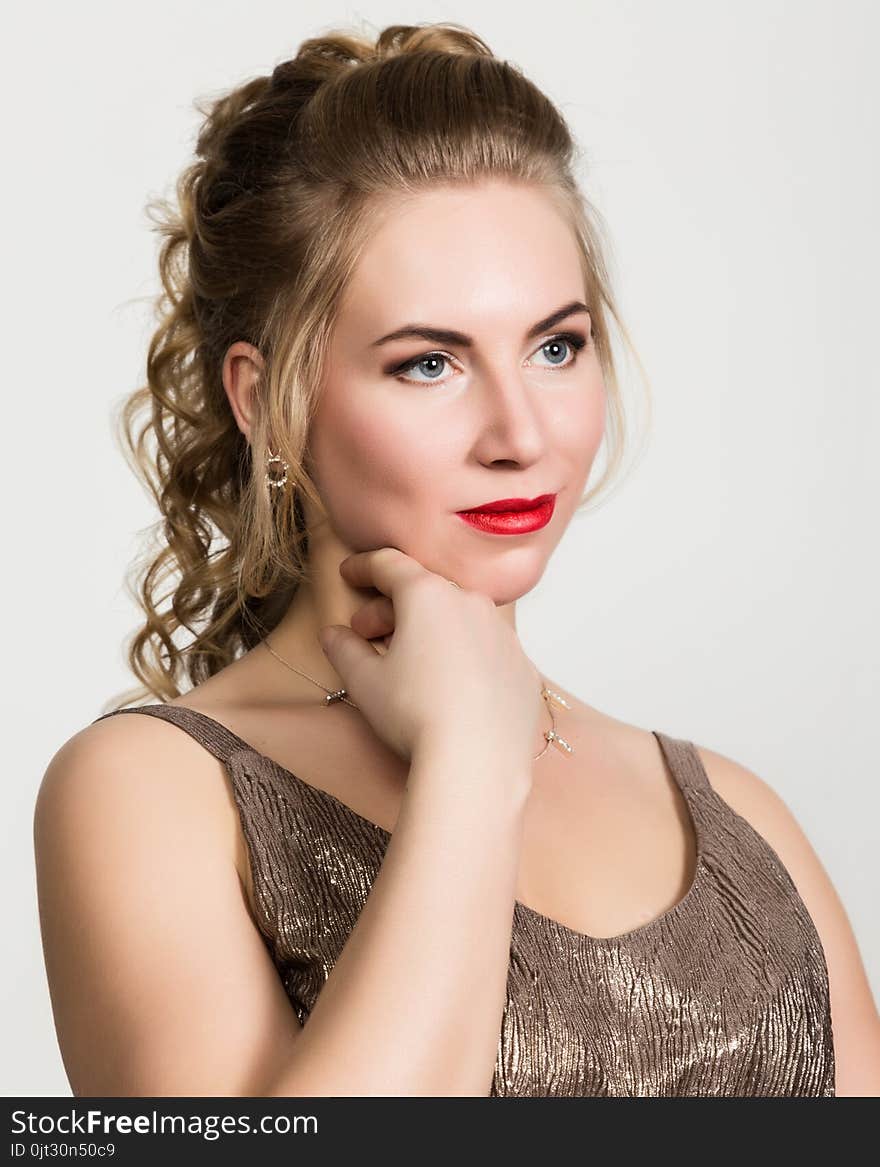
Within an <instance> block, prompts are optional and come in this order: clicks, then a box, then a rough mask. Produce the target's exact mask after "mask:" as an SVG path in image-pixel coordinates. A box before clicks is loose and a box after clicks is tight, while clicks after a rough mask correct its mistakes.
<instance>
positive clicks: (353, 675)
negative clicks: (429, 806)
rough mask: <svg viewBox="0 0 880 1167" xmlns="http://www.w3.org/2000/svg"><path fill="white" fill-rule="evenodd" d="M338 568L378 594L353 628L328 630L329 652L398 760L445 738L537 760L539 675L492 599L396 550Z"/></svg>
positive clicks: (367, 554) (324, 635)
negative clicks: (381, 643) (380, 646)
mask: <svg viewBox="0 0 880 1167" xmlns="http://www.w3.org/2000/svg"><path fill="white" fill-rule="evenodd" d="M339 570H340V573H341V575H342V577H343V578H344V579H345V580H346V582H347V583H349V584H351V585H352V587H355V588H364V589H370V588H374V589H376V590H377V591H378V592H379V593H380V595H378V596H376V597H374V598H372V599H369V600H368V601H367V602H366V603H365V604H364V605H363V607H361V608H359V609H358V610H357V611H356V612H355V614H354V615H353V616H352V618H351V627H347V626H345V625H330V626H328V628H326V629H321V631H320V633H319V638H320V639H321V641H322V648H323V649H324V652H325V654H326V656H327V659H328V660H329V661H330V663H331V664H332V665H333V667H334V669H335V670H336V672H337V673H338V674H339V676H340V677H341V678H342V682H343V684H344V686H345V688H346V690H347V692H348V693H349V695H350V696H351V698H352V700H353V701H354V702H355V704H356V705H357V706H358V707H359V708H360V710H361V712H362V713H363V715H364V717H365V718H366V719H367V721H368V722H369V723H370V725H371V726H372V728H373V730H374V731H375V733H376V734H377V735H378V736H379V737H380V738H381V739H382V740H383V741H384V742H385V743H386V744H387V745H388V746H390V747H391V749H392V750H394V752H395V753H396V754H397V755H398V756H399V757H401V758H403V759H404V760H405V761H408V760H409V759H410V758H411V757H412V755H413V752H414V750H415V748H416V746H417V745H420V744H423V743H424V742H425V741H427V740H442V739H443V738H444V737H446V736H448V735H457V736H459V737H464V738H465V739H466V740H467V741H473V742H476V741H477V740H478V738H479V739H481V740H482V743H483V744H484V745H487V746H488V747H489V748H490V749H492V750H499V751H507V752H508V756H511V757H512V758H513V759H514V760H521V759H529V760H530V759H531V758H532V757H533V756H534V747H535V742H536V739H537V736H538V724H539V718H540V714H541V709H542V702H541V695H540V694H541V684H542V682H541V677H540V675H539V673H538V672H537V670H536V669H535V667H534V665H532V663H531V661H530V660H529V659H528V657H527V656H526V655H525V654H524V653H523V651H522V648H521V647H520V644H519V641H518V639H517V637H516V634H515V632H514V631H513V629H512V628H511V627H510V626H509V625H508V624H507V623H505V621H504V620H503V619H502V618H501V617H500V616H499V615H498V612H497V610H496V608H495V604H494V601H493V600H491V599H490V598H489V597H488V596H486V595H484V594H483V593H481V592H475V591H469V590H468V589H466V588H457V587H453V586H452V584H451V583H450V582H449V581H448V580H447V579H444V577H443V576H441V575H437V574H436V573H434V572H431V571H428V570H427V568H425V567H423V566H422V565H421V564H420V563H419V562H418V561H417V560H415V559H413V558H412V557H411V556H409V555H406V554H405V553H404V552H403V551H400V550H398V549H397V548H395V547H380V548H378V549H377V550H375V551H363V552H357V553H355V554H354V555H350V556H349V557H348V558H347V559H345V560H343V561H342V563H341V564H340V565H339ZM328 633H329V635H328ZM381 636H385V637H388V636H390V638H391V639H390V642H389V647H388V650H387V651H386V652H385V653H384V654H380V653H379V652H378V651H377V649H375V648H374V647H373V646H372V645H371V644H370V643H368V641H369V640H374V639H376V638H378V637H381Z"/></svg>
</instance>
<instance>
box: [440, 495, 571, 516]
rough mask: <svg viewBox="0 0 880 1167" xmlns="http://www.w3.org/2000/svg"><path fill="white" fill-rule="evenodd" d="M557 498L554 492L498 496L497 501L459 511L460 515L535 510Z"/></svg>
mask: <svg viewBox="0 0 880 1167" xmlns="http://www.w3.org/2000/svg"><path fill="white" fill-rule="evenodd" d="M553 498H555V495H552V494H540V495H538V497H537V498H498V499H496V500H495V502H484V503H483V504H482V506H478V507H467V508H466V509H465V510H463V511H459V512H458V513H459V514H460V515H472V514H493V515H494V514H498V513H499V512H503V513H505V514H510V513H512V512H514V511H533V510H535V509H536V508H537V507H540V506H543V505H544V504H545V503H548V502H550V501H551V499H553Z"/></svg>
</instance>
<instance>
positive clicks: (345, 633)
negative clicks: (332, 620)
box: [318, 624, 380, 703]
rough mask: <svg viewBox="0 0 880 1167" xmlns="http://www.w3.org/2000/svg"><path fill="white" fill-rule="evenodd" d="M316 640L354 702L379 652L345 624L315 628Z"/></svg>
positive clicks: (369, 675)
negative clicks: (316, 630)
mask: <svg viewBox="0 0 880 1167" xmlns="http://www.w3.org/2000/svg"><path fill="white" fill-rule="evenodd" d="M318 640H319V642H320V644H321V648H322V649H323V650H324V655H325V656H326V657H327V660H329V661H330V663H331V664H332V665H333V667H334V669H335V670H336V672H337V673H338V674H339V676H340V677H342V680H343V684H344V687H345V688H346V689H347V690H348V692H349V693H351V695H352V697H353V698H354V700H355V702H356V703H357V701H358V694H359V693H361V692H362V691H363V689H364V687H367V688H368V687H369V685H370V678H371V674H370V669H371V668H373V667H374V666H375V664H376V661H377V658H378V657H379V655H380V654H379V653H378V652H377V651H376V649H375V648H373V646H372V645H371V644H370V643H369V642H368V641H366V640H364V639H363V637H362V636H358V634H357V633H356V632H355V631H354V630H353V629H351V628H349V627H347V625H345V624H327V625H325V627H323V628H320V629H318Z"/></svg>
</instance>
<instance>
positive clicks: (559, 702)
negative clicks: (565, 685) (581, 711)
mask: <svg viewBox="0 0 880 1167" xmlns="http://www.w3.org/2000/svg"><path fill="white" fill-rule="evenodd" d="M541 696H542V697H543V698H544V700H545V701H546V702H547V703H548V704H550V705H555V706H556V708H557V709H571V706H570V705H569V703H568V702H567V701H566V700H565V698H564V697H563V696H562V695H561V694H560V693H557V692H555V691H554V690H553V689H547V688H543V689H542V690H541Z"/></svg>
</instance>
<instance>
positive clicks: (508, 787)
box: [35, 25, 880, 1096]
mask: <svg viewBox="0 0 880 1167" xmlns="http://www.w3.org/2000/svg"><path fill="white" fill-rule="evenodd" d="M205 112H206V121H205V124H204V128H203V129H202V132H201V134H200V137H199V141H198V159H197V161H196V162H195V163H194V164H193V165H192V166H191V167H190V168H189V169H188V170H187V172H186V173H185V174H184V176H183V177H182V179H181V181H180V183H179V187H178V198H179V212H178V211H174V210H170V211H169V212H168V214H167V217H166V219H165V221H164V224H163V227H162V229H163V231H164V232H165V235H166V242H165V244H164V248H163V252H162V256H161V269H162V276H163V284H164V288H165V293H166V297H165V301H164V305H163V306H164V311H165V314H164V317H163V319H162V321H161V325H160V327H159V329H158V331H157V332H156V335H155V337H154V338H153V342H152V344H151V346H150V352H149V359H148V384H147V385H146V386H145V387H144V388H143V389H142V390H140V391H139V392H138V393H137V394H135V395H134V396H133V397H132V399H131V400H130V402H129V405H128V408H127V410H126V413H125V415H124V420H125V424H126V433H127V435H128V437H129V441H130V444H131V447H132V450H133V452H134V454H135V456H136V460H137V464H138V465H139V466H140V467H141V468H142V469H143V470H144V473H145V475H146V477H147V481H148V482H150V484H151V486H152V488H153V491H154V494H155V497H156V500H157V502H158V504H159V508H160V511H161V516H162V518H161V535H162V541H163V545H162V546H161V548H160V549H159V550H158V553H157V554H156V556H155V558H154V559H153V561H152V562H150V563H148V564H147V565H146V568H145V571H144V574H143V578H142V581H141V585H140V592H141V596H142V601H143V605H144V608H145V612H146V622H145V624H144V627H143V629H142V630H141V631H140V633H139V634H138V635H137V636H136V637H135V639H134V641H133V643H132V645H131V649H130V661H131V664H132V668H133V670H134V672H135V673H136V674H137V676H138V677H139V678H140V680H141V681H142V682H143V689H141V690H140V691H139V692H138V693H137V694H129V695H128V697H127V698H126V700H123V701H120V702H117V708H115V709H114V710H113V711H112V712H111V713H108V714H106V715H105V716H103V717H102V718H99V719H98V720H97V721H96V722H95V723H94V724H93V725H91V726H89V727H87V728H85V729H83V730H82V731H81V732H80V733H78V734H77V735H75V736H74V737H73V738H72V739H71V740H70V741H69V742H67V743H66V744H65V745H64V746H63V747H62V748H61V749H60V750H59V751H58V753H57V754H56V755H55V757H54V758H53V760H52V762H51V764H50V766H49V768H48V770H47V773H46V775H45V777H44V779H43V783H42V786H41V790H40V795H39V798H38V802H37V808H36V815H35V838H36V847H37V863H38V886H39V895H40V912H41V926H42V930H43V940H44V950H45V956H46V964H47V970H48V975H49V981H50V987H51V992H52V999H53V1008H54V1012H55V1019H56V1025H57V1028H58V1034H59V1040H60V1044H61V1049H62V1054H63V1057H64V1061H65V1066H66V1069H67V1072H68V1075H69V1078H70V1082H71V1085H72V1088H73V1090H74V1092H75V1093H77V1094H101V1095H120V1094H122V1095H136V1094H146V1095H163V1094H168V1095H175V1094H184V1095H201V1094H204V1095H210V1094H223V1095H248V1094H250V1095H254V1094H256V1095H265V1096H270V1095H389V1094H405V1095H417V1094H431V1095H460V1094H473V1095H486V1094H489V1095H493V1096H500V1095H518V1096H530V1095H596V1094H615V1095H652V1094H653V1095H661V1094H663V1095H734V1094H739V1095H807V1096H823V1095H824V1096H828V1095H831V1094H833V1093H835V1088H836V1092H837V1093H870V1092H872V1091H875V1090H876V1087H877V1084H878V1081H880V1022H878V1016H877V1011H876V1007H875V1005H874V1002H873V1000H872V997H871V994H870V990H869V987H868V983H867V978H866V976H865V972H864V969H863V967H862V964H861V960H860V956H859V953H858V949H857V946H856V942H855V939H854V937H853V934H852V931H851V929H850V926H849V923H848V921H847V918H846V915H845V912H844V910H843V908H842V906H841V904H840V902H839V900H838V898H837V896H836V895H835V892H834V890H833V888H832V886H831V884H830V882H829V880H828V877H827V875H826V874H825V872H824V870H823V868H822V866H821V864H820V863H819V860H818V859H817V857H816V856H815V854H814V853H813V851H812V849H811V848H810V846H809V844H808V842H807V840H806V839H805V837H804V835H803V833H802V832H801V831H800V829H799V827H798V826H797V824H796V823H795V821H794V820H793V818H792V817H791V815H790V813H789V812H788V811H787V809H786V807H785V806H784V804H783V803H782V802H781V800H780V799H779V798H778V797H777V796H776V795H775V794H774V793H773V792H772V790H770V789H769V787H767V786H766V785H765V784H764V783H763V782H762V781H761V780H760V779H759V778H757V777H756V776H755V775H753V774H751V773H749V771H747V770H745V769H744V768H742V767H741V766H738V765H737V764H736V763H734V762H732V761H730V760H729V759H727V758H725V757H723V756H721V755H719V754H716V753H714V752H713V751H711V750H708V749H703V748H697V747H696V746H694V745H693V744H692V743H691V742H689V741H686V740H683V739H677V738H673V737H670V736H668V735H665V734H662V733H660V732H649V731H647V730H644V729H642V728H640V727H638V726H633V725H628V724H626V723H624V722H622V721H619V720H617V719H615V718H613V717H611V716H609V715H608V714H606V713H603V712H600V711H599V710H597V709H594V708H591V707H590V706H588V705H586V704H584V703H583V702H582V701H580V700H578V699H577V698H576V697H575V696H574V695H573V694H571V693H568V692H565V691H564V690H562V688H561V686H560V685H559V684H558V683H557V682H555V681H553V680H552V679H550V678H547V677H545V676H543V675H542V674H541V673H540V672H539V671H538V669H537V668H536V666H535V665H534V664H533V663H532V662H531V661H530V660H529V659H528V657H527V656H526V655H525V653H524V652H523V650H522V647H521V645H520V643H519V640H518V637H517V634H516V622H515V609H516V601H517V599H518V598H519V597H521V596H523V595H525V594H527V593H528V592H529V591H530V590H531V589H532V588H533V587H535V585H536V584H537V583H538V581H539V580H540V578H541V576H542V573H543V571H544V569H545V567H546V565H547V562H548V560H549V557H550V555H551V553H552V551H553V549H554V547H555V546H556V545H557V543H558V542H559V540H560V538H561V537H562V535H563V533H564V531H565V529H566V527H567V525H568V523H569V521H570V519H571V518H572V516H573V515H574V514H575V513H576V512H577V511H578V509H579V508H580V507H581V506H582V505H583V504H584V503H585V502H586V501H587V500H588V499H590V498H592V497H594V496H595V495H596V494H597V493H598V491H599V489H600V487H601V486H602V485H604V482H605V480H606V478H607V477H608V476H609V475H610V473H611V472H612V471H613V470H614V468H615V467H616V466H617V464H618V462H619V454H620V440H621V437H622V434H623V415H622V411H621V407H620V403H619V395H618V390H617V382H616V379H615V373H614V365H613V361H612V356H611V346H610V339H609V337H610V333H609V327H610V319H611V318H613V319H614V320H616V321H618V324H619V320H618V316H617V313H616V311H615V307H614V302H613V298H612V295H611V290H610V288H609V284H608V278H607V274H606V270H605V266H604V262H603V258H602V248H601V246H600V241H599V234H598V231H597V230H596V228H595V227H594V225H593V223H592V222H591V211H590V208H589V206H588V204H587V203H586V201H585V200H584V199H583V197H582V195H581V194H580V193H579V191H578V188H577V186H576V184H575V182H574V180H573V178H572V169H571V167H572V159H573V155H574V145H573V143H572V140H571V138H570V135H569V133H568V130H567V127H566V125H565V123H564V120H563V119H562V117H561V116H560V114H559V112H558V111H557V110H556V109H555V108H554V107H553V105H552V104H551V103H550V102H549V101H548V100H547V98H546V97H544V95H543V94H541V93H540V92H539V91H538V90H537V89H536V88H535V87H534V86H533V85H532V84H531V83H530V82H528V81H527V80H526V79H525V78H524V77H523V76H522V75H521V74H520V72H519V71H518V70H517V69H515V68H514V67H512V66H511V65H509V64H507V63H505V62H502V61H499V60H497V59H496V58H495V57H493V56H492V54H491V52H490V50H489V49H488V47H487V46H486V45H485V43H484V42H483V41H482V40H480V38H478V37H477V36H476V35H475V34H473V33H471V32H469V31H468V30H466V29H463V28H461V27H459V26H450V25H433V26H431V25H429V26H421V27H409V26H393V27H390V28H388V29H386V30H385V31H384V32H383V33H382V34H381V35H380V36H379V38H378V40H377V42H376V43H375V44H372V43H368V42H367V41H366V40H364V39H362V38H360V37H358V36H353V35H348V34H338V35H328V36H323V37H318V38H315V39H312V40H310V41H307V42H305V43H304V44H303V45H302V46H301V48H300V51H299V53H298V55H297V56H296V58H295V59H293V60H290V61H287V62H285V63H283V64H281V65H279V66H278V67H277V68H276V69H275V70H274V72H273V73H272V75H271V76H268V77H260V78H257V79H255V80H253V81H250V82H249V83H247V84H245V85H243V86H242V87H241V88H239V89H237V90H234V91H232V92H231V93H230V94H228V95H227V96H225V97H224V98H222V99H221V100H219V101H217V102H216V103H215V104H214V105H213V107H212V108H211V109H210V110H209V111H205ZM621 327H622V326H621ZM145 407H146V408H147V410H148V419H147V421H146V423H145V424H144V425H143V427H142V428H141V429H140V431H139V432H137V433H135V428H136V427H135V418H136V416H137V415H138V413H139V412H140V410H141V409H142V408H145ZM603 438H604V439H606V440H607V442H608V446H609V449H610V451H611V452H610V454H609V457H608V463H607V468H606V474H605V475H604V476H603V478H602V479H601V480H600V482H599V483H598V484H597V485H596V486H595V487H594V488H593V490H592V491H590V492H588V493H587V494H586V495H583V494H582V492H583V491H584V488H585V486H586V482H587V479H588V477H589V474H590V471H591V468H592V466H593V462H594V459H595V457H596V455H597V453H598V450H599V447H600V444H601V442H602V440H603ZM150 440H155V443H156V449H155V453H154V454H148V452H147V446H148V441H150ZM151 458H152V460H151ZM512 500H513V501H512ZM493 514H494V517H492V516H493ZM173 571H178V572H179V575H180V578H179V581H177V582H176V584H175V586H174V588H173V592H172V593H171V604H170V606H169V607H168V608H166V609H165V610H164V611H160V609H159V603H160V592H161V591H162V585H163V583H164V581H165V579H166V576H167V574H168V573H169V572H173ZM453 584H454V585H456V586H451V585H453ZM181 627H184V628H186V629H187V631H190V632H192V633H193V637H194V638H193V639H192V641H191V643H190V644H189V645H187V646H185V647H181V646H180V645H179V644H178V643H176V641H175V637H174V633H175V632H176V631H177V630H178V629H180V628H181ZM183 681H187V682H189V687H188V688H185V689H184V687H183V686H182V684H181V682H183ZM135 696H141V697H142V696H147V697H152V698H153V699H154V700H153V701H152V702H151V703H150V704H147V705H146V706H141V707H140V708H137V709H130V708H125V706H126V704H127V702H128V701H130V700H132V699H134V697H135ZM134 713H140V714H141V716H133V715H132V714H134ZM126 714H128V715H126ZM832 1018H833V1030H832Z"/></svg>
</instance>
